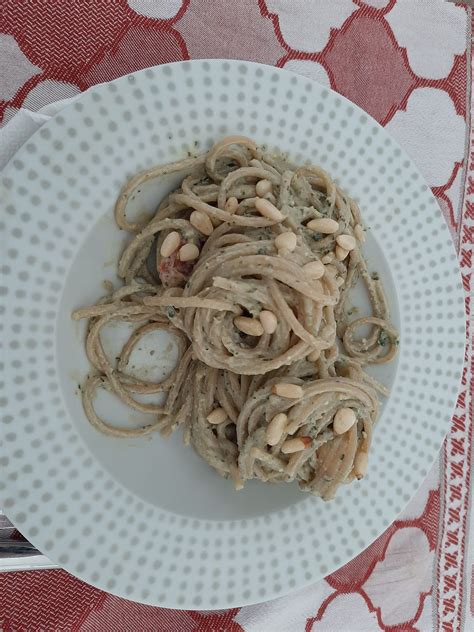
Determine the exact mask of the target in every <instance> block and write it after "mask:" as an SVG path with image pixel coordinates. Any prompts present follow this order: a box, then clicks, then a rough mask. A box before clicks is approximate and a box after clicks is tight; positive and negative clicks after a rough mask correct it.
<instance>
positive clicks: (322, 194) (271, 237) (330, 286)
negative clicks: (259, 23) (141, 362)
mask: <svg viewBox="0 0 474 632" xmlns="http://www.w3.org/2000/svg"><path fill="white" fill-rule="evenodd" d="M181 172H182V173H183V180H182V182H181V185H180V186H179V187H178V188H177V189H176V190H174V191H173V192H172V193H170V194H169V195H167V196H166V197H165V198H164V199H163V201H162V202H161V204H160V205H159V207H158V209H157V210H156V212H155V213H154V215H153V216H152V217H151V218H149V219H148V220H147V221H144V222H143V223H133V222H130V221H129V220H128V219H127V216H126V210H127V203H128V201H129V199H130V197H131V195H132V193H133V192H134V191H135V190H136V189H137V187H139V186H140V185H142V184H143V183H144V182H146V181H148V180H151V179H154V178H158V177H162V176H165V175H167V174H170V173H181ZM186 174H187V175H186ZM115 217H116V222H117V224H118V226H119V227H120V228H122V229H125V230H127V231H128V232H130V233H131V234H132V235H133V238H132V239H131V241H130V243H129V244H128V246H127V247H126V248H125V250H124V251H123V253H122V255H121V257H120V261H119V263H118V273H119V276H120V277H121V278H122V279H123V280H124V286H123V287H121V288H120V289H118V290H115V291H114V290H113V288H110V292H109V293H108V294H107V295H106V296H105V297H103V298H102V299H101V300H100V301H99V302H98V303H97V304H96V305H93V306H91V307H89V308H85V309H80V310H77V311H76V312H74V314H73V318H75V319H80V318H88V319H89V326H88V332H87V340H86V351H87V355H88V358H89V360H90V362H91V364H92V366H93V368H94V372H93V374H92V375H91V376H90V377H89V379H88V380H87V383H86V385H85V387H84V391H83V403H84V409H85V412H86V415H87V417H88V419H89V420H90V422H91V423H92V424H93V425H94V426H95V427H96V428H97V429H98V430H100V431H101V432H104V433H106V434H109V435H114V436H118V437H130V436H141V435H145V434H148V433H151V432H154V431H155V430H160V431H161V433H163V434H164V435H169V434H170V433H171V432H173V431H174V430H175V429H176V428H177V427H179V426H181V427H182V428H183V430H184V439H185V442H186V443H191V444H192V445H193V447H194V449H195V450H196V451H197V452H198V454H199V455H200V456H201V457H202V458H203V459H205V461H207V463H208V464H209V465H210V466H211V467H213V468H214V469H215V470H216V471H217V472H218V473H219V474H221V475H222V476H225V477H231V478H232V479H233V480H234V483H235V486H236V488H240V487H242V485H243V484H244V482H245V481H246V480H248V479H252V478H257V479H260V480H262V481H265V482H289V481H293V480H296V481H298V483H299V485H300V487H301V489H303V490H305V491H309V492H311V493H312V494H315V495H318V496H321V497H322V498H324V499H330V498H332V497H333V496H334V494H335V492H336V490H337V487H338V486H339V485H340V484H341V483H344V482H349V481H351V480H352V479H354V478H361V477H362V476H364V474H365V473H366V470H367V459H368V453H369V449H370V444H371V438H372V431H373V427H374V424H375V422H376V420H377V415H378V410H379V401H378V397H377V392H379V393H380V394H382V395H387V391H386V389H385V387H384V386H383V385H381V384H379V383H378V382H377V381H376V380H374V379H373V378H371V377H370V376H368V374H367V373H366V372H364V370H363V367H364V366H365V365H367V364H378V363H379V364H380V363H385V362H389V361H390V360H392V358H393V357H394V355H395V353H396V350H397V344H398V339H397V332H396V330H395V329H394V327H393V326H392V325H391V324H390V321H389V312H388V306H387V301H386V299H385V295H384V291H383V287H382V284H381V282H380V280H379V279H378V277H376V275H375V277H376V278H373V276H371V275H370V274H369V272H368V270H367V265H366V262H365V260H364V258H363V256H362V254H361V250H360V247H361V244H362V243H363V241H364V239H365V233H364V229H363V227H362V220H361V216H360V212H359V209H358V207H357V205H356V203H355V202H354V201H353V200H350V199H349V198H348V197H347V196H346V195H345V194H344V193H343V192H342V191H341V190H340V189H339V188H338V187H337V186H336V184H335V183H334V182H333V181H332V179H331V178H330V177H329V176H328V174H326V173H325V172H324V171H323V170H322V169H320V168H318V167H312V166H304V167H299V168H295V167H293V166H291V165H289V164H288V163H286V162H285V161H284V160H283V159H281V158H278V157H275V156H271V155H269V154H267V153H265V152H264V151H263V150H261V149H259V148H258V147H257V146H256V145H255V144H254V143H253V141H252V140H250V139H248V138H245V137H241V136H231V137H227V138H224V139H222V140H221V141H219V142H218V143H216V144H215V145H214V146H213V147H212V148H211V149H210V150H209V151H208V152H207V153H206V154H204V155H201V156H198V157H196V158H189V159H186V160H183V161H181V162H177V163H173V164H171V165H165V166H160V167H156V168H153V169H150V170H147V171H145V172H142V173H140V174H138V175H136V176H135V177H134V178H132V179H131V180H130V181H129V182H128V183H127V184H126V185H125V186H124V188H123V189H122V191H121V193H120V195H119V198H118V200H117V203H116V208H115ZM359 278H361V279H362V281H363V282H364V284H365V286H366V288H367V290H368V295H369V299H370V303H371V308H372V315H371V316H368V317H364V318H358V319H355V320H353V321H352V322H349V320H348V316H347V301H348V296H349V293H350V290H351V289H352V288H353V287H354V286H355V284H356V283H357V281H358V279H359ZM112 321H121V322H127V323H131V324H132V325H133V326H134V331H133V333H132V335H131V337H130V339H129V340H128V342H127V343H126V344H125V345H124V347H123V349H122V351H121V353H120V355H119V356H118V357H117V358H116V359H115V361H111V360H110V359H109V358H108V357H107V355H106V353H105V352H104V349H103V346H102V343H101V337H100V334H101V331H102V329H103V328H104V327H105V326H107V325H108V324H109V323H110V322H112ZM363 326H365V327H366V329H368V330H369V331H370V333H369V334H368V335H366V336H365V337H358V336H357V332H358V330H359V329H360V328H361V327H363ZM158 329H162V330H166V331H168V332H169V333H171V334H172V335H173V336H175V338H176V340H177V344H178V347H179V360H178V363H177V365H176V367H175V369H174V370H173V372H172V374H171V375H170V376H168V378H167V379H165V380H162V381H161V382H156V383H155V382H150V381H147V380H143V379H139V378H137V377H136V376H132V375H131V374H130V373H127V365H128V361H129V359H130V355H131V353H132V351H133V349H134V348H135V347H136V345H137V344H138V342H139V341H140V340H141V339H142V337H144V336H146V335H148V334H149V333H150V332H152V331H155V330H158ZM98 388H104V389H106V390H108V391H110V392H112V393H114V394H115V395H117V396H118V397H119V398H120V399H121V400H122V401H123V402H124V403H125V404H127V405H128V406H130V407H131V408H132V409H135V410H138V411H141V412H144V413H148V414H150V415H151V416H152V419H153V421H152V422H151V423H150V424H149V425H146V426H143V427H140V428H136V429H131V428H127V427H123V426H120V425H112V424H110V423H109V422H106V421H104V420H103V419H101V418H100V417H99V416H98V414H97V413H96V411H95V409H94V397H95V394H96V392H97V389H98ZM159 392H162V393H165V396H166V400H165V402H164V403H163V405H161V406H159V405H156V404H150V403H143V402H141V401H140V399H139V397H137V396H139V395H140V394H151V393H159Z"/></svg>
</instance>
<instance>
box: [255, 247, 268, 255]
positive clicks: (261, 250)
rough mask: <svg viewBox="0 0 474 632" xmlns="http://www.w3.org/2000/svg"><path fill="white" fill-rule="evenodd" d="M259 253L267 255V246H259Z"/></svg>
mask: <svg viewBox="0 0 474 632" xmlns="http://www.w3.org/2000/svg"><path fill="white" fill-rule="evenodd" d="M257 254H258V255H266V254H267V249H266V248H259V249H258V250H257Z"/></svg>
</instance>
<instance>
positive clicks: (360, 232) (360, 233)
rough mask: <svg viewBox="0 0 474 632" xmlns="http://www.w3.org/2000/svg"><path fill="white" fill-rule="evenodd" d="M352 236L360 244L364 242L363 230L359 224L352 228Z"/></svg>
mask: <svg viewBox="0 0 474 632" xmlns="http://www.w3.org/2000/svg"><path fill="white" fill-rule="evenodd" d="M354 234H355V236H356V237H357V239H358V240H359V241H360V243H361V244H363V243H364V242H365V230H364V229H363V228H362V226H361V225H360V224H356V225H355V226H354Z"/></svg>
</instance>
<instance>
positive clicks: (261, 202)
mask: <svg viewBox="0 0 474 632" xmlns="http://www.w3.org/2000/svg"><path fill="white" fill-rule="evenodd" d="M255 208H256V209H257V211H258V212H259V213H260V215H263V217H266V218H268V219H271V220H272V221H274V222H281V220H282V219H283V213H282V212H281V211H279V210H278V209H277V207H276V206H275V205H274V204H272V203H271V202H269V201H268V200H265V199H264V198H259V197H258V198H255Z"/></svg>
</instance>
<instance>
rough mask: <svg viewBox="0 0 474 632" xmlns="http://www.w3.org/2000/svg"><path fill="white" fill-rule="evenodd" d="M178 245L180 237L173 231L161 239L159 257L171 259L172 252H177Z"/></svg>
mask: <svg viewBox="0 0 474 632" xmlns="http://www.w3.org/2000/svg"><path fill="white" fill-rule="evenodd" d="M180 243H181V235H180V234H179V233H178V232H177V231H176V230H173V231H172V232H171V233H169V234H168V235H166V237H165V238H164V239H163V243H162V244H161V248H160V255H161V256H162V257H171V255H172V254H173V252H175V251H176V250H178V248H179V244H180Z"/></svg>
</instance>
